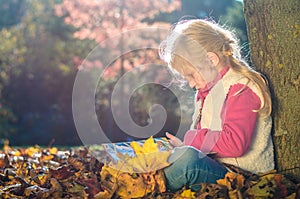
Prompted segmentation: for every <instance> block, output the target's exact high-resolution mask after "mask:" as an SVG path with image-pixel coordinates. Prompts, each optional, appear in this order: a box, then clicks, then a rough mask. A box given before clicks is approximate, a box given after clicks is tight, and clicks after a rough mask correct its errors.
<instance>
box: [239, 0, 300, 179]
mask: <svg viewBox="0 0 300 199" xmlns="http://www.w3.org/2000/svg"><path fill="white" fill-rule="evenodd" d="M299 10H300V1H299V0H284V1H283V0H244V12H245V17H246V23H247V30H248V35H249V41H250V54H251V61H252V64H253V65H254V66H255V68H257V69H258V70H260V71H261V72H262V73H263V74H265V75H266V76H267V78H268V79H269V82H270V86H271V90H272V95H273V121H274V127H273V138H274V143H275V154H276V163H277V170H278V172H281V173H284V174H286V175H287V176H290V177H292V178H293V179H295V180H296V181H298V182H300V169H299V167H300V155H299V154H300V143H299V141H300V139H299V138H300V130H299V126H300V115H299V113H300V93H299V90H300V53H299V47H300V12H299Z"/></svg>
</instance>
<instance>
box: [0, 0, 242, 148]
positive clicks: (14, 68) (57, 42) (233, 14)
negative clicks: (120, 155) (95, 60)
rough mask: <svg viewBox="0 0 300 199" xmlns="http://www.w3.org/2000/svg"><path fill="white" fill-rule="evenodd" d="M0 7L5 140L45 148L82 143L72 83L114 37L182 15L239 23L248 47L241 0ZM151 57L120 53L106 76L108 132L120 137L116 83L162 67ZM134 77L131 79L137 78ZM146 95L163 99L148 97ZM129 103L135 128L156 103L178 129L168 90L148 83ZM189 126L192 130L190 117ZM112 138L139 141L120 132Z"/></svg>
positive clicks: (6, 0) (169, 126) (0, 123)
mask: <svg viewBox="0 0 300 199" xmlns="http://www.w3.org/2000/svg"><path fill="white" fill-rule="evenodd" d="M0 5H1V6H0V10H1V20H0V28H1V29H0V41H1V47H0V77H1V79H0V136H1V137H2V138H9V139H10V141H11V143H12V144H14V145H29V144H41V145H47V144H48V143H49V142H50V141H51V140H52V139H55V140H56V141H55V144H58V145H75V144H76V145H77V144H80V143H81V142H80V140H79V138H78V136H77V133H76V129H75V126H74V122H73V118H72V107H71V105H72V99H71V98H72V88H73V84H74V79H75V76H76V73H77V71H78V70H79V69H80V68H79V67H80V66H81V63H82V61H83V60H84V59H85V58H86V57H87V55H88V53H89V52H91V50H92V49H93V48H94V47H95V46H98V45H99V43H100V42H101V41H103V40H105V39H106V38H108V37H109V36H112V35H114V34H119V33H120V32H121V31H124V30H127V29H132V28H137V27H149V26H160V27H164V28H169V26H170V24H171V23H173V22H176V21H177V20H178V19H180V18H182V16H184V15H193V16H194V17H198V18H208V17H209V18H213V19H215V20H216V21H219V22H221V23H224V24H228V25H229V26H233V27H234V28H235V29H236V32H237V33H238V35H239V37H240V39H241V42H242V43H244V42H247V40H246V38H247V36H246V33H245V29H244V28H245V23H244V18H243V14H242V12H243V11H242V3H241V2H236V1H234V0H226V1H218V3H216V2H214V1H209V0H201V1H191V0H190V1H188V0H182V1H158V0H157V1H149V2H141V1H94V0H89V1H86V0H82V1H79V0H76V1H75V0H74V1H67V0H45V1H38V0H27V1H22V0H14V1H11V0H1V1H0ZM135 39H136V38H135ZM123 42H124V41H123ZM131 42H136V40H134V39H132V40H131ZM120 43H121V44H122V41H121V42H120ZM102 47H103V48H104V49H105V48H107V46H102ZM120 51H122V45H120ZM115 53H119V52H115ZM153 53H155V52H154V51H153V49H146V50H140V51H137V52H132V53H130V54H126V55H124V56H123V55H122V56H121V57H120V58H119V60H116V61H115V62H114V63H112V64H111V66H110V67H109V70H108V71H107V72H106V73H107V74H110V76H109V75H108V76H109V78H107V79H106V81H105V82H103V84H99V86H98V93H97V96H96V111H97V113H98V114H99V115H104V116H105V117H104V118H105V120H104V121H101V122H103V124H101V125H102V126H104V127H105V128H106V130H107V131H108V132H109V133H110V134H112V135H114V134H115V133H117V132H120V129H119V128H118V127H117V126H116V124H115V123H114V120H113V118H112V115H111V111H110V96H111V90H112V89H113V86H114V85H115V83H116V81H117V80H118V78H119V77H120V76H122V74H124V72H126V71H128V70H130V69H132V68H133V67H136V66H139V65H141V64H144V63H149V62H151V63H154V64H161V62H160V61H159V60H158V57H157V55H156V56H153ZM246 54H247V53H246ZM154 60H156V61H154ZM100 65H101V64H100ZM93 78H96V77H93ZM135 78H136V79H134V78H133V81H139V80H138V77H135ZM101 83H102V82H101ZM146 93H150V94H151V93H159V96H163V97H160V98H159V97H158V98H156V99H149V98H147V97H145V96H146ZM100 96H101V97H100ZM148 96H153V94H152V95H148ZM131 102H132V106H131V108H130V112H131V114H132V116H133V119H134V121H136V122H137V124H140V125H146V124H147V122H148V120H147V119H148V118H149V115H148V107H149V106H151V104H152V103H154V102H155V103H161V104H163V106H165V107H166V108H167V111H168V121H167V123H166V125H165V127H164V130H169V131H174V132H175V131H176V129H177V128H178V124H176V123H178V121H179V119H180V114H178V113H177V112H178V101H176V97H175V96H174V95H173V94H172V93H171V92H169V91H168V90H167V89H166V88H163V87H161V86H157V85H146V86H145V87H142V88H140V89H139V90H137V91H136V93H135V94H134V95H133V97H132V100H131ZM174 107H175V108H174ZM176 111H177V112H176ZM185 122H186V123H187V124H186V125H187V126H188V120H187V121H185ZM120 133H121V132H120ZM112 139H115V140H113V141H117V140H126V139H134V138H128V137H126V135H125V134H122V135H121V136H115V135H114V136H113V137H112Z"/></svg>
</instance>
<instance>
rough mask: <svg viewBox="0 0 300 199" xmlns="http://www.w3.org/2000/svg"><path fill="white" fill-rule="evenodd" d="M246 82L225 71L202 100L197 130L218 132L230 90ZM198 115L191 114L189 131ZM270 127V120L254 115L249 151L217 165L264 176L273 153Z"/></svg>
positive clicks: (272, 159)
mask: <svg viewBox="0 0 300 199" xmlns="http://www.w3.org/2000/svg"><path fill="white" fill-rule="evenodd" d="M247 82H248V79H247V78H245V77H244V76H242V75H240V74H238V73H236V72H235V71H233V70H231V69H229V70H228V72H227V73H226V74H225V75H224V76H223V78H222V79H221V80H219V81H218V82H217V83H216V85H214V86H213V88H212V89H211V90H210V92H209V94H208V95H207V96H206V98H205V101H204V104H203V108H202V116H201V128H207V129H210V130H214V131H222V121H221V110H222V107H223V104H224V103H225V100H226V96H227V94H228V92H229V89H230V87H231V86H232V85H235V84H238V83H241V84H244V85H246V84H247ZM247 86H248V87H249V88H250V89H252V91H253V92H255V93H256V94H257V96H258V97H259V98H260V99H262V94H261V92H260V90H259V89H258V88H257V87H256V86H255V84H253V83H251V82H249V83H248V84H247ZM200 101H201V100H199V101H198V102H196V104H195V110H199V109H200V107H201V104H200V103H201V102H200ZM198 115H199V112H198V111H195V113H194V115H193V123H192V126H191V127H192V128H193V127H194V126H195V123H196V122H197V121H196V120H197V117H198ZM271 126H272V120H271V117H263V116H261V115H260V114H258V119H257V125H256V130H255V133H254V136H253V140H252V143H251V145H250V147H249V151H248V152H246V153H245V154H244V155H243V156H241V157H237V158H218V160H219V161H220V162H224V163H228V164H232V165H236V166H238V167H240V168H242V169H245V170H248V171H251V172H254V173H258V172H266V171H269V170H272V169H274V151H273V142H272V137H271V133H270V132H271Z"/></svg>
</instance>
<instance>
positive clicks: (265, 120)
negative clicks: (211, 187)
mask: <svg viewBox="0 0 300 199" xmlns="http://www.w3.org/2000/svg"><path fill="white" fill-rule="evenodd" d="M160 56H161V58H162V59H164V60H165V61H166V63H167V64H168V66H169V67H170V68H171V70H173V71H174V72H175V73H179V74H180V75H181V76H182V77H183V78H184V79H185V80H187V82H188V83H189V85H190V87H192V88H195V89H196V90H197V94H196V97H195V110H194V115H193V123H192V127H191V130H189V131H188V132H187V133H186V134H185V137H184V140H183V141H181V140H180V139H179V138H177V137H175V136H174V135H172V134H170V133H167V134H166V136H167V137H168V138H169V142H170V143H171V144H172V145H173V146H175V148H174V151H173V153H172V154H171V156H170V157H169V160H168V161H170V162H172V164H171V165H170V166H169V167H167V168H165V169H164V173H165V177H166V183H167V187H168V188H169V189H170V190H174V191H175V190H178V189H180V188H182V187H183V186H184V185H186V186H188V187H189V188H191V189H192V190H198V189H199V188H200V186H199V183H201V182H207V183H216V180H217V179H220V178H223V177H224V175H225V174H226V172H227V169H226V168H225V167H224V166H223V165H221V164H219V163H218V162H224V163H229V164H232V165H236V166H238V167H240V168H242V169H245V170H248V171H251V172H254V173H258V172H265V171H268V170H271V169H273V168H274V161H273V156H274V155H273V143H272V139H271V134H270V131H271V118H270V112H271V99H270V93H269V90H268V87H267V85H266V81H265V79H264V78H263V77H262V76H261V74H259V73H258V72H256V71H254V70H253V69H251V68H250V67H249V66H248V65H247V64H246V63H245V62H243V61H242V60H241V56H240V53H239V48H238V44H237V39H236V37H235V35H234V34H233V33H232V32H230V31H228V30H226V29H225V28H223V27H221V26H220V25H218V24H216V23H214V22H210V21H207V20H200V19H193V20H187V21H182V22H179V23H178V24H176V26H175V28H174V29H173V30H172V32H171V33H170V35H169V36H168V37H167V39H166V40H165V41H164V42H162V44H161V47H160ZM207 153H214V154H215V156H216V159H217V160H213V159H211V158H210V157H208V156H206V155H205V154H207Z"/></svg>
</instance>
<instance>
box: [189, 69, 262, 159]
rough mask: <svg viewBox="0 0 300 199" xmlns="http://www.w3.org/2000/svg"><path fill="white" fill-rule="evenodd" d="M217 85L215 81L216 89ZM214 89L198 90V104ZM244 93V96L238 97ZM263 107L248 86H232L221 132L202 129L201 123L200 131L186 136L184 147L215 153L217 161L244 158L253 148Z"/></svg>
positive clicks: (190, 131)
mask: <svg viewBox="0 0 300 199" xmlns="http://www.w3.org/2000/svg"><path fill="white" fill-rule="evenodd" d="M227 71H228V69H227V70H223V71H222V72H221V75H220V76H219V77H218V79H217V81H218V80H219V79H220V78H222V76H223V75H224V74H225V73H226V72H227ZM222 73H223V74H222ZM217 81H214V83H213V85H214V84H215V83H216V82H217ZM213 85H210V86H209V88H206V89H204V90H198V94H197V100H202V102H204V101H205V97H206V96H207V94H208V93H209V90H210V89H211V88H212V87H213ZM241 89H242V92H240V93H238V94H236V93H237V92H239V91H240V90H241ZM202 105H203V103H202ZM260 105H261V102H260V99H259V97H258V96H257V95H256V93H254V91H253V90H251V89H250V88H249V87H248V86H245V85H243V84H241V83H237V84H234V85H232V86H231V87H230V89H229V92H228V93H227V97H226V99H225V102H224V104H223V107H222V111H221V114H220V117H221V121H222V130H221V131H211V130H210V129H207V128H201V122H199V123H198V125H197V129H191V130H189V131H188V132H187V133H186V135H185V137H184V144H185V145H190V146H194V147H195V148H198V149H200V150H201V151H203V152H210V151H212V152H216V153H217V156H218V157H240V156H242V155H243V154H245V153H246V152H247V151H248V149H249V146H250V144H251V141H252V138H253V135H254V131H255V127H256V121H257V117H258V113H257V112H256V111H255V110H258V109H259V108H260ZM203 114H205V113H202V115H203Z"/></svg>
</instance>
